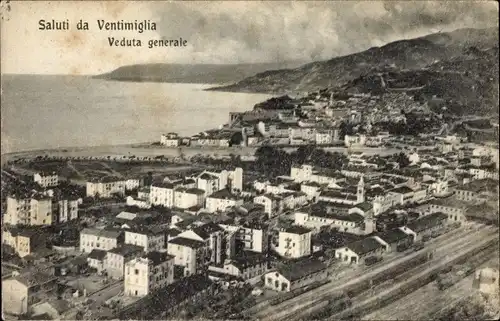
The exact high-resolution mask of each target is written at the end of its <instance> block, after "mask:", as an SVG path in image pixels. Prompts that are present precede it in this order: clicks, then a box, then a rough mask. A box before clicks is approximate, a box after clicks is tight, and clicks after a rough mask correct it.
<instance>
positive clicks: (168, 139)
mask: <svg viewBox="0 0 500 321" xmlns="http://www.w3.org/2000/svg"><path fill="white" fill-rule="evenodd" d="M180 143H181V138H180V137H179V135H177V133H168V134H162V135H161V137H160V144H161V145H164V146H168V147H177V146H179V145H180Z"/></svg>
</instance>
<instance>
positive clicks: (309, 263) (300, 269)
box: [278, 259, 326, 282]
mask: <svg viewBox="0 0 500 321" xmlns="http://www.w3.org/2000/svg"><path fill="white" fill-rule="evenodd" d="M325 269H326V265H325V264H324V263H323V262H321V261H320V260H318V259H304V260H300V261H297V262H294V263H290V264H287V265H283V266H281V267H279V268H278V272H279V273H280V274H281V275H283V276H284V277H285V278H287V279H288V280H290V281H291V282H293V281H296V280H299V279H302V278H304V277H306V276H309V275H311V274H314V273H317V272H320V271H323V270H325Z"/></svg>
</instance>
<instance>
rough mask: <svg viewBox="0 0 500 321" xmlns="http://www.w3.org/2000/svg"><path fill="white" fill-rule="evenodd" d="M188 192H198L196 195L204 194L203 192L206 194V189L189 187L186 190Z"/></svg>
mask: <svg viewBox="0 0 500 321" xmlns="http://www.w3.org/2000/svg"><path fill="white" fill-rule="evenodd" d="M186 193H189V194H196V195H203V194H205V191H204V190H202V189H199V188H188V189H187V190H186Z"/></svg>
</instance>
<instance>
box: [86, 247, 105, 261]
mask: <svg viewBox="0 0 500 321" xmlns="http://www.w3.org/2000/svg"><path fill="white" fill-rule="evenodd" d="M106 253H107V252H106V251H104V250H98V249H93V250H92V252H90V254H89V259H96V260H99V261H102V260H104V258H105V257H106Z"/></svg>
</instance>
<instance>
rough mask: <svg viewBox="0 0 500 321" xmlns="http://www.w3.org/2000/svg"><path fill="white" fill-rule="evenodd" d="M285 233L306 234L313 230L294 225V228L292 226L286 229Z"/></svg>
mask: <svg viewBox="0 0 500 321" xmlns="http://www.w3.org/2000/svg"><path fill="white" fill-rule="evenodd" d="M283 232H286V233H293V234H306V233H309V232H311V230H310V229H308V228H305V227H303V226H297V225H293V226H290V227H288V228H286V229H284V230H283Z"/></svg>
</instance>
